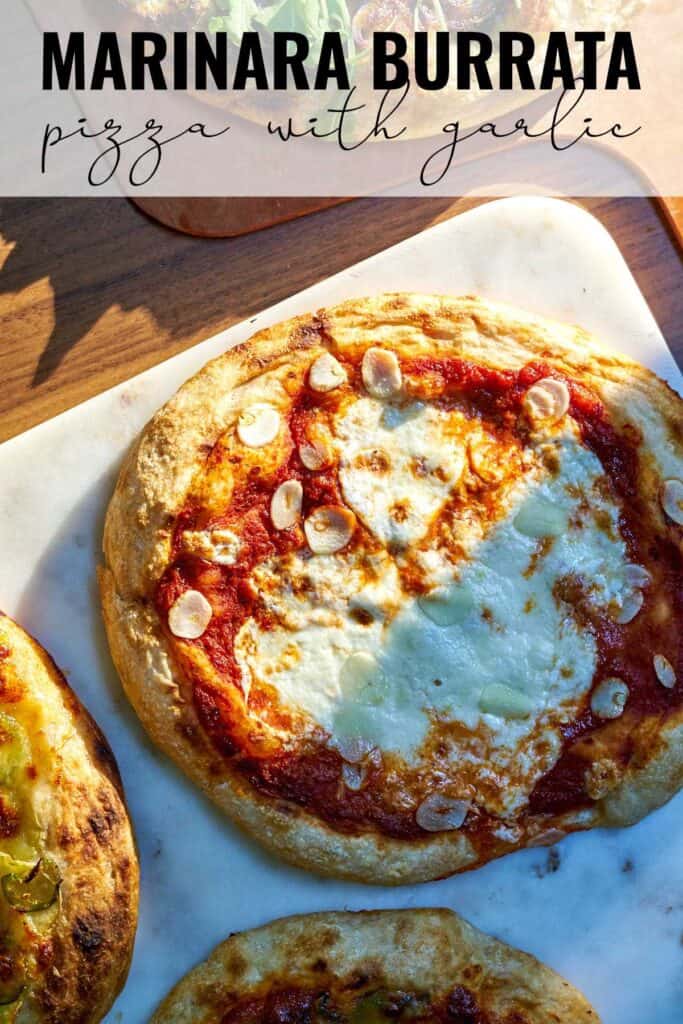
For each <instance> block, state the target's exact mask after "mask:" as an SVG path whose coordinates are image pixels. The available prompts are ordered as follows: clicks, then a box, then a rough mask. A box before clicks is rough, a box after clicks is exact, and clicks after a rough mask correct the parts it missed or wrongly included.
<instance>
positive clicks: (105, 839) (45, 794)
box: [0, 613, 138, 1024]
mask: <svg viewBox="0 0 683 1024" xmlns="http://www.w3.org/2000/svg"><path fill="white" fill-rule="evenodd" d="M0 637H1V638H2V644H3V648H4V649H5V650H7V651H8V652H9V653H8V654H7V655H6V656H5V657H4V658H3V661H2V664H0V669H2V673H3V679H4V680H7V679H8V678H9V677H10V676H11V678H12V679H14V680H18V681H20V683H21V684H22V685H23V687H25V690H26V700H27V701H30V702H31V703H35V704H37V705H39V706H40V708H41V710H42V713H43V714H44V717H45V720H46V721H47V722H49V741H47V742H48V745H47V746H45V748H44V749H42V750H41V748H40V740H39V737H38V736H37V735H35V736H34V735H31V729H30V726H29V727H28V729H27V731H28V735H29V741H30V742H31V744H32V747H33V756H34V761H35V764H36V768H37V772H38V781H37V785H36V789H35V797H34V809H35V813H36V817H37V820H38V824H39V826H40V827H41V830H42V832H43V835H44V846H43V847H42V850H41V852H42V854H47V855H48V856H49V857H51V858H52V860H53V861H55V862H56V864H57V865H58V867H59V869H60V874H61V877H62V884H61V887H60V895H59V909H58V913H57V916H56V918H55V919H54V920H53V921H51V923H50V925H49V927H48V928H47V929H46V931H45V935H44V938H43V941H42V942H41V944H40V950H39V955H38V957H37V969H38V973H37V977H36V979H35V982H34V983H33V984H31V985H29V986H27V991H26V996H25V1001H24V1004H23V1006H22V1008H21V1011H20V1013H19V1016H18V1018H17V1019H18V1022H19V1024H32V1022H41V1024H95V1022H96V1021H99V1020H101V1019H102V1017H103V1016H104V1014H105V1013H106V1012H107V1011H108V1010H109V1008H110V1007H111V1005H112V1003H113V1001H114V999H115V998H116V996H117V995H118V993H119V992H120V990H121V988H122V987H123V984H124V982H125V979H126V976H127V974H128V968H129V964H130V959H131V956H132V951H133V942H134V937H135V929H136V923H137V907H138V863H137V855H136V851H135V845H134V840H133V835H132V831H131V825H130V821H129V819H128V813H127V810H126V805H125V802H124V796H123V790H122V786H121V779H120V776H119V772H118V768H117V766H116V761H115V759H114V755H113V754H112V752H111V749H110V748H109V745H108V743H107V741H106V739H105V737H104V736H103V735H102V733H101V732H100V730H99V728H98V727H97V725H96V724H95V723H94V721H93V720H92V719H91V718H90V716H89V715H88V713H87V712H86V711H85V709H84V708H83V707H82V706H81V704H80V703H79V701H78V700H77V698H76V697H75V695H74V694H73V693H72V691H71V690H70V688H69V687H68V685H67V683H66V681H65V679H64V677H63V676H62V674H61V673H60V671H59V670H58V668H57V667H56V666H55V664H54V663H53V662H52V660H51V659H50V657H49V656H48V655H47V653H46V652H45V651H44V650H43V649H42V648H41V647H40V646H39V645H38V644H37V643H36V642H35V641H34V640H33V639H31V638H30V637H29V636H28V635H27V634H26V633H25V632H24V630H23V629H21V627H20V626H18V625H17V624H16V623H14V622H13V621H12V620H11V619H9V618H7V617H6V616H4V615H2V614H1V613H0ZM3 703H4V702H3V701H2V698H0V706H2V705H3ZM3 710H7V712H8V714H10V715H15V714H16V715H21V713H22V712H21V703H19V704H16V705H13V704H8V705H7V707H6V709H5V708H3ZM46 731H47V730H46Z"/></svg>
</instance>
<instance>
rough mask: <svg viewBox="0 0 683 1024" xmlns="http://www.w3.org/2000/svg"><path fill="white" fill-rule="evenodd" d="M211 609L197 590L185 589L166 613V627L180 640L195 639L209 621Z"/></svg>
mask: <svg viewBox="0 0 683 1024" xmlns="http://www.w3.org/2000/svg"><path fill="white" fill-rule="evenodd" d="M212 615H213V610H212V608H211V605H210V604H209V602H208V601H207V600H206V598H205V597H204V595H203V594H200V593H199V591H198V590H186V591H185V593H184V594H181V595H180V597H179V598H178V600H177V601H176V602H175V604H174V605H173V606H172V607H171V610H170V611H169V613H168V628H169V629H170V630H171V632H172V633H173V636H177V637H178V638H179V639H180V640H197V639H199V637H200V636H202V634H203V633H204V632H205V630H206V627H207V626H208V625H209V623H210V622H211V617H212Z"/></svg>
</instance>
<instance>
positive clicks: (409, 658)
mask: <svg viewBox="0 0 683 1024" xmlns="http://www.w3.org/2000/svg"><path fill="white" fill-rule="evenodd" d="M682 410H683V402H682V401H681V399H680V398H679V397H678V396H677V395H675V394H674V392H673V391H672V390H671V389H670V388H669V387H668V386H667V385H666V384H664V383H663V382H662V381H660V380H659V379H657V378H656V377H655V376H654V375H653V374H652V373H650V372H649V371H647V370H645V369H644V368H643V367H641V366H639V365H637V364H635V363H633V362H631V361H630V360H628V359H625V358H623V357H621V356H618V355H615V354H612V353H610V352H608V351H607V350H604V349H602V348H601V347H600V346H599V344H598V343H597V342H596V341H594V340H593V339H592V338H591V337H589V336H588V335H587V334H586V333H585V332H583V331H582V330H580V329H577V328H575V327H570V326H566V325H562V324H559V323H554V322H549V321H545V320H540V319H537V318H534V317H532V316H530V315H527V314H526V313H522V312H519V311H517V310H514V309H510V308H507V307H503V306H497V305H493V304H490V303H488V302H483V301H481V300H479V299H476V298H447V297H438V296H423V295H409V294H396V295H384V296H379V297H377V298H371V299H365V300H357V301H350V302H347V303H344V304H343V305H340V306H338V307H336V308H334V309H327V310H322V311H319V312H318V313H316V314H314V315H311V316H303V317H299V318H297V319H294V320H291V321H288V322H286V323H283V324H280V325H278V326H276V327H272V328H270V329H268V330H265V331H262V332H261V333H259V334H257V335H256V336H255V337H253V338H252V339H251V340H250V341H249V342H248V343H247V344H245V345H242V346H240V347H239V348H235V349H233V350H231V351H229V352H227V353H225V354H224V355H223V356H221V357H219V358H218V359H216V360H215V361H214V362H212V363H210V364H209V365H208V366H207V367H206V368H205V369H204V370H203V371H202V372H201V373H199V374H198V376H196V377H195V378H194V379H193V380H191V381H190V382H189V383H188V384H186V385H185V386H184V387H183V388H182V389H181V390H180V392H179V393H178V394H177V396H176V397H175V398H174V399H173V400H172V401H171V402H169V403H168V405H166V406H165V408H164V409H162V411H161V412H160V413H159V414H158V415H157V416H156V417H155V418H154V419H153V420H152V422H151V423H150V424H149V426H148V427H147V429H146V430H145V431H144V433H143V435H142V437H141V438H140V440H139V441H138V443H137V444H136V445H135V446H134V448H133V450H132V452H131V453H130V455H129V457H128V459H127V461H126V464H125V466H124V468H123V470H122V473H121V476H120V479H119V482H118V486H117V488H116V492H115V495H114V497H113V500H112V503H111V506H110V509H109V513H108V517H107V524H106V532H105V555H106V568H105V569H104V570H103V573H102V591H103V598H104V612H105V618H106V623H107V628H108V633H109V638H110V643H111V648H112V651H113V655H114V659H115V661H116V664H117V666H118V668H119V671H120V674H121V676H122V679H123V683H124V686H125V688H126V690H127V692H128V694H129V696H130V699H131V700H132V702H133V704H134V706H135V708H136V709H137V711H138V713H139V715H140V717H141V718H142V720H143V722H144V723H145V725H146V726H147V728H148V730H149V732H150V733H151V735H152V737H153V738H154V739H155V740H156V742H157V743H158V744H159V745H160V746H161V747H162V748H163V749H164V750H166V751H167V752H168V753H169V754H170V755H171V756H172V757H173V758H174V759H175V760H176V761H177V762H178V763H179V764H180V765H181V766H182V767H183V768H184V769H185V771H187V772H188V774H189V775H191V776H192V777H193V778H194V779H195V780H196V781H197V782H198V783H199V784H200V785H201V786H202V788H203V789H204V790H205V791H206V792H207V793H208V794H209V796H210V797H211V798H212V799H213V800H215V801H216V803H217V804H218V805H219V806H220V807H221V808H223V810H224V811H226V812H227V813H228V814H229V815H230V816H231V817H232V818H234V819H235V820H236V821H237V822H239V823H240V824H241V825H242V826H243V827H245V828H246V829H247V830H249V831H250V832H252V833H254V834H255V835H256V836H258V837H259V838H260V839H261V840H262V841H263V842H264V843H265V844H266V845H267V846H269V847H271V848H272V849H274V850H276V851H277V852H278V853H279V854H281V855H282V856H283V857H285V858H287V859H289V860H291V861H294V862H296V863H298V864H301V865H305V866H308V867H309V868H311V869H314V870H316V871H320V872H323V873H331V874H334V875H341V876H348V877H353V878H357V879H363V880H367V881H375V882H385V883H401V882H406V881H409V880H421V879H422V880H423V879H430V878H436V877H440V876H444V875H447V874H449V873H451V872H455V871H459V870H463V869H467V868H472V867H475V866H476V865H479V864H482V863H484V862H486V861H489V860H491V859H492V858H494V857H499V856H501V855H503V854H505V853H508V852H510V851H512V850H515V849H517V848H519V847H525V846H529V845H541V844H549V843H553V842H555V841H557V840H558V839H559V838H561V837H562V836H563V835H565V834H566V833H567V832H571V831H574V830H578V829H587V828H591V827H593V826H597V825H609V826H617V825H627V824H631V823H633V822H635V821H637V820H638V819H639V818H641V817H642V816H643V815H644V814H646V813H647V812H648V811H650V810H652V809H653V808H654V807H657V806H658V805H660V804H661V803H663V802H664V801H665V800H667V799H668V798H669V797H670V796H671V795H672V794H673V793H674V792H675V791H676V790H677V789H678V788H679V786H680V785H681V780H682V779H683V710H682V703H683V686H682V685H681V684H682V683H683V655H682V640H681V616H682V614H683V592H682V588H681V582H682V576H681V568H682V540H683V532H682V526H683V416H682Z"/></svg>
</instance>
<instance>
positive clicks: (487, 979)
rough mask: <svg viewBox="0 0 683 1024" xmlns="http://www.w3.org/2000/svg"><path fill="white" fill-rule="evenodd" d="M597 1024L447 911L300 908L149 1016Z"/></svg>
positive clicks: (216, 957)
mask: <svg viewBox="0 0 683 1024" xmlns="http://www.w3.org/2000/svg"><path fill="white" fill-rule="evenodd" d="M382 1021H404V1022H405V1021H423V1022H426V1021H429V1022H430V1024H551V1022H552V1024H599V1017H598V1015H597V1013H596V1012H595V1010H593V1009H591V1007H590V1006H589V1004H588V1003H587V1002H586V1000H585V999H584V997H583V996H582V995H581V994H580V993H579V992H577V990H576V989H575V988H572V986H571V985H570V984H569V983H568V982H566V981H565V980H564V979H563V978H561V977H560V976H559V975H558V974H555V972H554V971H551V970H550V968H548V967H545V966H544V965H543V964H541V963H539V962H538V960H536V959H535V958H534V957H532V956H529V955H528V954H526V953H521V952H519V951H518V950H516V949H512V948H511V947H510V946H507V945H505V944H504V943H502V942H499V941H497V940H496V939H493V938H491V937H490V936H488V935H485V934H483V933H482V932H480V931H478V930H477V929H476V928H473V927H472V925H470V924H468V923H467V922H466V921H463V919H462V918H460V917H458V916H457V915H456V914H454V913H453V912H452V911H450V910H385V911H365V912H361V913H355V914H353V913H323V914H309V915H305V914H302V915H300V916H298V917H290V918H285V919H284V920H281V921H274V922H272V923H271V924H268V925H266V926H265V927H264V928H258V929H256V930H255V931H250V932H243V933H242V934H238V935H233V936H231V937H230V938H229V939H228V940H227V942H224V943H223V944H222V945H221V946H219V947H218V948H217V949H216V950H215V951H214V953H213V954H212V955H211V956H210V957H209V959H208V960H207V961H206V963H204V964H201V965H200V966H199V967H197V968H195V970H193V971H191V972H190V974H188V975H187V977H186V978H184V979H183V981H181V982H180V984H179V985H177V986H176V988H175V989H174V990H173V991H172V992H171V994H170V995H169V996H168V998H167V999H166V1000H165V1002H164V1003H163V1004H162V1005H161V1006H160V1007H159V1009H158V1010H157V1012H156V1014H155V1015H154V1017H153V1018H152V1022H151V1024H381V1022H382Z"/></svg>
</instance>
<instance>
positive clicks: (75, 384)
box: [0, 199, 683, 440]
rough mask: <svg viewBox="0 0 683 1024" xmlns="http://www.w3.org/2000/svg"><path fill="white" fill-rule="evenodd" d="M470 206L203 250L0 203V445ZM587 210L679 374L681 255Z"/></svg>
mask: <svg viewBox="0 0 683 1024" xmlns="http://www.w3.org/2000/svg"><path fill="white" fill-rule="evenodd" d="M473 205H475V201H473V200H457V201H451V200H414V199H405V200H403V199H366V200H359V201H356V202H352V203H348V204H346V205H344V206H341V207H336V208H334V209H331V210H327V211H324V212H322V213H318V214H314V215H312V216H309V217H306V218H303V219H302V220H299V221H295V222H292V223H289V224H284V225H281V226H279V227H275V228H271V229H269V230H268V231H264V232H259V233H256V234H253V235H249V236H246V237H243V238H238V239H226V240H212V241H206V240H201V239H193V238H188V237H185V236H183V235H179V234H175V233H174V232H172V231H168V230H166V229H165V228H162V227H160V226H159V225H157V224H155V223H153V222H152V221H150V220H148V219H147V218H145V217H144V216H143V215H142V214H140V213H139V212H138V211H137V210H136V209H135V208H134V207H133V206H132V205H130V204H129V203H128V202H126V201H125V200H104V199H90V200H88V199H54V200H2V201H0V380H1V382H2V386H1V387H0V440H4V439H6V438H8V437H11V436H13V435H14V434H17V433H19V432H20V431H22V430H26V429H28V428H29V427H31V426H33V425H34V424H36V423H39V422H41V421H42V420H45V419H48V418H49V417H51V416H54V415H56V414H57V413H58V412H61V411H62V410H64V409H67V408H69V407H70V406H72V405H75V404H76V403H77V402H81V401H83V400H84V399H86V398H89V397H90V396H91V395H94V394H97V393H98V392H100V391H102V390H104V389H105V388H108V387H111V386H112V385H114V384H116V383H118V382H119V381H121V380H124V379H125V378H127V377H130V376H132V375H133V374H135V373H139V372H140V371H141V370H144V369H145V368H146V367H148V366H151V365H153V364H154V363H157V362H159V361H160V360H162V359H165V358H167V357H168V356H170V355H172V354H173V353H175V352H178V351H179V350H181V349H184V348H187V347H188V346H190V345H194V344H195V343H196V342H198V341H200V340H202V339H204V338H208V337H210V336H211V335H213V334H215V333H216V332H218V331H220V330H222V329H223V328H225V327H228V326H229V325H230V324H233V323H235V322H237V321H239V320H242V319H244V318H246V317H249V316H252V315H254V314H255V313H257V312H258V311H259V310H261V309H263V308H265V307H267V306H270V305H272V304H273V303H275V302H277V301H279V300H280V299H283V298H285V297H286V296H288V295H290V294H292V293H294V292H296V291H299V290H300V289H302V288H305V287H307V286H309V285H312V284H314V283H315V282H317V281H319V280H321V279H323V278H325V277H328V276H329V275H331V274H334V273H336V272H337V271H338V270H341V269H342V268H344V267H346V266H349V265H350V264H352V263H355V262H357V261H358V260H361V259H363V258H364V257H366V256H370V255H372V254H373V253H376V252H379V251H381V250H382V249H385V248H387V247H388V246H390V245H393V244H395V243H396V242H399V241H401V240H402V239H404V238H406V237H408V236H409V235H412V234H415V233H416V232H418V231H421V230H423V229H424V228H426V227H428V226H429V225H430V224H433V223H435V222H437V221H439V220H443V219H445V218H447V217H451V216H454V215H456V214H458V213H460V212H462V211H463V210H465V209H468V208H470V207H471V206H473ZM584 205H585V206H586V207H587V208H588V209H589V210H591V211H592V212H593V213H594V214H596V215H597V216H598V217H599V218H600V220H602V222H603V223H604V224H605V226H606V227H607V228H608V229H609V230H610V231H611V232H612V234H613V235H614V237H615V238H616V241H617V242H618V243H619V245H620V247H621V249H622V252H623V253H624V256H625V257H626V259H627V261H628V263H629V265H630V267H631V269H632V271H633V272H634V274H635V276H636V278H637V280H638V282H639V284H640V287H641V288H642V290H643V292H644V294H645V297H646V299H647V300H648V302H649V303H650V305H651V307H652V310H653V312H654V314H655V316H656V318H657V320H658V321H659V324H660V326H661V328H662V331H663V332H664V334H665V335H666V337H667V338H668V340H669V343H670V345H671V347H672V348H673V350H674V353H675V355H676V357H677V359H678V361H679V364H683V288H682V287H681V284H682V283H683V277H682V274H681V271H682V266H681V256H680V253H679V251H678V249H677V247H676V243H675V242H674V240H673V237H672V236H671V235H670V233H669V229H668V227H667V226H666V224H665V222H664V220H663V219H662V218H661V217H660V214H659V212H658V209H657V207H656V206H655V205H654V204H653V203H652V202H651V201H649V200H646V199H596V200H588V201H585V202H584Z"/></svg>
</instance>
